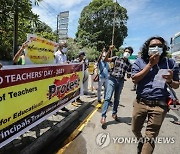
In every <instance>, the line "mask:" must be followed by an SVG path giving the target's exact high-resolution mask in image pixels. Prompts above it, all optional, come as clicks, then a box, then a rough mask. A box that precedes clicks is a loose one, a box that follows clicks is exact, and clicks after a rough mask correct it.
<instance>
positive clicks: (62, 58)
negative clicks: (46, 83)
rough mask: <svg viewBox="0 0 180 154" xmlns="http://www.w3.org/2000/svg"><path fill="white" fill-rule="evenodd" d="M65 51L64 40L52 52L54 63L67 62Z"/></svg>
mask: <svg viewBox="0 0 180 154" xmlns="http://www.w3.org/2000/svg"><path fill="white" fill-rule="evenodd" d="M66 52H67V44H66V42H61V43H59V47H58V51H56V53H55V54H54V60H55V63H56V64H63V63H67V56H66ZM61 110H62V111H66V112H69V110H68V109H67V108H65V107H63V108H62V109H61Z"/></svg>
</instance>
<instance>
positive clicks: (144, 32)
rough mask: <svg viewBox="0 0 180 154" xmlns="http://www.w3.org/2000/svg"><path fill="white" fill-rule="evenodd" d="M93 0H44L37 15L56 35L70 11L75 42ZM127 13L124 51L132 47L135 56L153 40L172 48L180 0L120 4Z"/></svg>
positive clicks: (138, 0)
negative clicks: (63, 15) (61, 18)
mask: <svg viewBox="0 0 180 154" xmlns="http://www.w3.org/2000/svg"><path fill="white" fill-rule="evenodd" d="M91 1H92V0H43V1H42V2H40V3H39V6H33V9H32V10H33V12H34V13H36V14H38V15H39V17H40V20H41V21H43V22H45V23H46V24H48V25H49V26H50V27H51V28H52V29H53V31H54V30H56V26H57V23H56V21H57V15H58V14H59V13H60V12H63V11H69V13H70V15H69V27H68V36H69V37H72V38H75V34H76V32H77V27H78V20H79V18H80V14H81V11H82V10H83V8H84V7H85V6H87V5H88V4H89V3H90V2H91ZM117 2H118V3H119V4H120V5H121V6H122V7H124V8H126V9H127V14H128V17H129V19H128V21H127V28H128V36H127V37H126V39H125V40H124V44H123V45H122V47H126V46H132V47H133V49H134V53H135V54H137V53H138V52H139V51H140V48H141V47H142V45H143V43H144V42H145V41H146V40H147V39H148V38H150V37H151V36H157V35H158V36H161V37H163V38H164V39H165V40H166V41H167V42H168V44H169V42H170V38H171V37H173V36H174V34H175V33H177V32H180V9H179V6H180V0H117Z"/></svg>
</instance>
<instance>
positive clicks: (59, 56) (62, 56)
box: [54, 50, 67, 64]
mask: <svg viewBox="0 0 180 154" xmlns="http://www.w3.org/2000/svg"><path fill="white" fill-rule="evenodd" d="M54 56H55V63H56V64H62V63H65V62H67V56H66V55H65V54H62V53H61V51H59V50H58V51H56V53H55V54H54Z"/></svg>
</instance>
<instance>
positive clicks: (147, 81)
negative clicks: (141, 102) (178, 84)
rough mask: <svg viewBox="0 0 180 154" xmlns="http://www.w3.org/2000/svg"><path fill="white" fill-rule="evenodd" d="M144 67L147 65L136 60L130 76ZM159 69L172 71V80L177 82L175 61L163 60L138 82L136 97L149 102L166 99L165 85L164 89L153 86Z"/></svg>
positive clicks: (141, 60)
mask: <svg viewBox="0 0 180 154" xmlns="http://www.w3.org/2000/svg"><path fill="white" fill-rule="evenodd" d="M146 65H147V63H146V62H145V61H144V60H143V59H142V58H138V59H137V60H136V61H135V63H134V64H133V66H132V74H131V75H132V76H134V75H135V74H136V73H138V72H140V71H142V70H143V69H144V68H145V66H146ZM159 69H171V70H173V80H174V81H179V75H178V74H179V68H178V66H177V65H176V63H175V61H174V60H173V59H171V58H164V59H162V60H161V61H160V62H159V63H158V65H155V66H153V67H152V68H151V69H150V71H149V72H148V73H147V74H146V76H145V77H144V78H143V79H142V80H140V81H139V82H138V84H137V91H136V93H137V96H139V97H142V98H145V99H151V100H161V99H163V100H164V99H166V98H167V97H168V95H169V93H168V91H167V86H166V85H165V86H164V88H160V87H154V86H153V81H154V77H155V75H156V74H157V73H158V71H159Z"/></svg>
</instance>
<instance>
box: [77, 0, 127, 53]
mask: <svg viewBox="0 0 180 154" xmlns="http://www.w3.org/2000/svg"><path fill="white" fill-rule="evenodd" d="M115 5H116V10H117V11H116V21H115V34H114V45H115V46H116V47H117V48H119V47H120V46H121V45H122V44H123V40H124V38H125V37H126V36H127V27H126V22H127V19H128V16H127V11H126V9H125V8H123V7H121V6H120V5H119V4H118V3H113V0H93V1H92V2H91V3H90V4H89V5H88V6H86V7H85V8H84V9H83V11H82V12H81V17H80V19H79V26H78V32H77V33H76V40H77V41H78V42H80V44H81V45H82V46H88V47H96V48H97V50H102V47H103V46H104V45H110V44H111V42H112V29H113V19H114V12H115Z"/></svg>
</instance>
